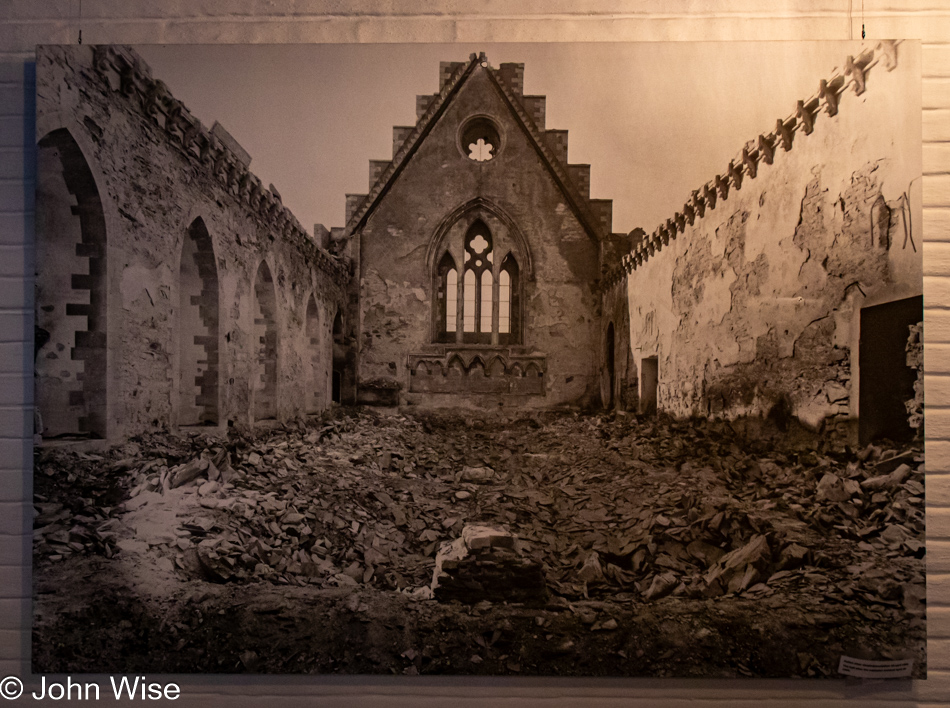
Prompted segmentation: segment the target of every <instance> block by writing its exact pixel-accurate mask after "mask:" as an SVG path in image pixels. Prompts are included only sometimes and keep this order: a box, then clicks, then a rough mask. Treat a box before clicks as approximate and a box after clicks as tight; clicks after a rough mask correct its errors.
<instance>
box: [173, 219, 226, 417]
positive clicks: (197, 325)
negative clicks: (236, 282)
mask: <svg viewBox="0 0 950 708" xmlns="http://www.w3.org/2000/svg"><path fill="white" fill-rule="evenodd" d="M178 272H179V276H178V293H179V303H178V372H179V373H178V399H179V401H178V424H179V425H216V424H217V423H218V418H219V410H218V406H219V397H218V392H219V380H220V379H219V377H220V366H219V343H218V322H219V302H218V268H217V264H216V262H215V254H214V244H213V243H212V240H211V236H210V234H209V233H208V229H207V227H206V225H205V222H204V220H203V219H202V218H201V217H197V218H196V219H195V220H194V221H192V222H191V225H190V226H189V227H188V230H187V232H186V233H185V237H184V239H182V249H181V263H180V265H179V271H178Z"/></svg>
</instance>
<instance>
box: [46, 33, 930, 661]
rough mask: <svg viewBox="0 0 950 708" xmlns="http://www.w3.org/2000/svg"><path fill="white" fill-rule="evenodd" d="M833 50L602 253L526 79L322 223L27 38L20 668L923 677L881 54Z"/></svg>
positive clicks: (466, 74) (894, 84) (890, 87)
mask: <svg viewBox="0 0 950 708" xmlns="http://www.w3.org/2000/svg"><path fill="white" fill-rule="evenodd" d="M766 47H767V45H766ZM766 47H763V50H762V51H766ZM839 48H840V61H839V63H838V65H837V66H834V67H833V66H828V67H827V68H826V70H824V72H823V73H820V74H816V75H815V76H814V77H813V82H812V85H813V92H812V94H810V95H787V96H784V95H783V97H782V98H783V100H784V101H785V105H786V107H787V109H788V112H787V113H785V114H783V115H782V116H776V118H775V123H774V126H772V127H771V129H770V130H769V126H763V132H760V133H759V134H758V135H748V136H747V138H748V141H747V142H746V143H744V144H741V143H739V144H736V145H730V146H726V147H727V148H728V150H729V151H733V150H734V152H729V153H728V154H729V155H730V156H731V158H730V157H727V158H726V159H725V160H723V163H722V164H721V165H720V167H719V169H718V172H717V173H715V174H710V175H708V181H706V182H705V183H703V184H698V185H693V187H692V188H691V189H689V190H686V191H685V192H684V193H683V194H681V195H678V197H681V198H682V199H683V202H682V204H681V205H679V206H677V207H675V208H674V209H672V210H671V211H670V212H669V213H668V214H667V215H666V216H665V217H664V218H663V219H662V220H660V221H659V222H658V223H655V224H654V223H642V224H641V225H640V226H637V227H635V228H633V229H631V230H629V231H624V232H615V231H614V228H615V227H614V223H615V221H616V219H615V216H614V211H615V204H616V205H618V206H617V208H619V203H620V202H621V201H630V202H634V203H635V202H636V201H637V200H638V199H639V198H640V197H639V196H638V195H637V194H633V193H625V194H617V193H614V194H610V195H604V194H602V193H599V188H598V187H597V185H598V182H597V181H596V179H593V178H592V173H594V174H596V172H597V170H598V167H599V165H597V164H593V165H591V164H586V163H572V162H570V161H569V154H573V153H572V152H571V151H570V150H569V135H568V130H567V129H564V128H563V127H560V126H556V125H551V126H549V125H548V123H549V122H550V121H549V118H548V115H547V108H548V105H547V101H548V97H547V96H545V95H534V94H531V93H527V92H526V85H527V84H526V80H527V78H526V77H530V72H531V70H532V66H531V65H530V64H528V63H521V62H500V63H498V64H497V66H496V65H494V64H493V63H492V59H491V57H492V53H491V52H488V51H486V52H482V51H478V52H475V53H472V54H471V55H470V56H469V57H468V58H467V59H464V58H463V59H461V60H459V59H456V60H453V61H442V62H441V63H439V64H438V65H437V66H431V67H427V68H428V69H431V71H429V74H431V79H432V80H431V82H430V87H431V89H432V92H431V93H428V94H423V95H418V96H416V97H415V98H414V99H413V97H412V96H407V97H406V101H407V102H410V103H411V102H412V101H413V100H414V101H415V122H414V123H413V124H412V125H403V126H400V125H395V126H392V151H391V154H390V155H386V156H378V157H380V158H381V159H370V160H369V165H368V178H367V182H366V185H367V186H366V191H365V193H358V194H345V195H344V194H340V195H339V198H340V200H341V201H345V216H344V219H343V222H344V223H343V225H342V226H334V227H329V228H328V227H325V226H324V225H322V224H320V223H317V224H315V225H314V226H312V227H308V226H307V225H305V224H303V223H301V218H302V217H300V218H298V216H295V214H294V212H293V211H292V210H291V207H290V206H287V205H285V204H284V201H285V199H284V198H282V196H281V193H280V191H279V189H280V185H278V186H275V185H274V184H268V185H267V186H265V185H264V183H263V182H264V181H263V180H262V179H261V178H260V177H258V176H256V175H255V173H254V172H252V170H251V164H252V158H251V155H250V153H249V152H248V150H246V149H245V148H244V147H242V143H241V142H239V141H238V140H237V139H236V138H235V137H234V136H233V135H232V134H231V133H230V132H229V130H228V129H227V127H226V124H225V123H224V122H222V123H219V122H217V120H215V122H214V123H213V124H212V126H211V127H210V128H208V127H206V125H205V124H204V123H202V120H200V119H199V118H198V117H197V116H196V115H195V114H193V113H192V112H191V110H190V109H189V108H188V106H186V105H185V103H184V102H183V101H182V100H180V99H179V98H177V97H176V96H175V95H174V93H173V91H172V90H171V89H170V88H169V85H168V84H166V82H165V80H163V77H162V76H161V75H159V73H158V72H157V71H153V69H152V67H150V66H149V63H148V62H147V61H146V60H145V58H144V57H143V56H142V54H141V53H139V52H138V51H136V50H135V49H132V48H129V47H122V46H106V45H102V46H46V47H41V48H39V50H38V54H37V69H36V73H37V79H36V83H37V105H36V146H37V147H36V161H37V168H36V169H37V172H36V174H37V177H36V182H37V194H36V204H37V206H36V211H37V223H36V232H37V239H36V290H35V303H36V332H35V335H36V349H35V370H34V382H35V406H36V415H35V433H36V434H35V465H34V494H35V504H34V508H35V512H36V513H35V518H34V528H35V538H34V645H33V662H34V670H35V671H43V672H57V673H66V672H76V671H94V672H110V671H111V672H116V671H120V672H124V671H149V672H177V671H195V670H197V671H201V672H213V673H222V672H224V673H227V672H250V673H306V674H313V673H316V674H328V673H347V674H397V675H416V674H485V675H515V676H525V675H568V676H608V675H613V676H654V677H661V676H695V677H699V676H730V677H739V676H760V677H778V676H799V677H811V678H825V677H831V676H836V675H837V672H838V669H839V659H840V657H842V656H853V657H858V658H859V659H862V660H880V661H885V660H886V661H906V662H909V663H908V666H909V667H911V668H907V671H908V672H911V673H912V675H914V676H917V677H921V676H925V675H926V612H925V581H924V556H925V546H924V531H925V529H924V509H923V499H924V486H923V474H924V456H923V430H924V427H923V426H924V419H923V395H924V393H923V337H922V327H923V315H922V312H923V265H922V252H921V245H922V241H921V235H920V222H921V220H920V210H921V191H920V174H921V157H920V124H919V120H920V110H919V106H920V86H919V84H920V82H919V76H920V67H919V64H920V56H919V55H920V48H919V45H918V44H915V43H913V42H909V41H905V42H888V41H885V42H868V43H841V44H840V47H839V46H836V49H839ZM169 81H170V80H169ZM782 90H783V87H782V85H781V84H777V85H775V86H774V91H776V92H779V93H781V92H782ZM643 100H644V101H647V100H649V97H644V99H643ZM552 101H553V97H552ZM595 118H596V116H592V119H595ZM205 119H207V118H205ZM714 119H716V117H715V116H711V117H709V118H708V120H710V121H711V120H714ZM604 120H605V121H606V120H607V117H606V116H605V117H604ZM915 120H916V124H915V122H914V121H915ZM569 127H570V128H571V130H572V131H577V132H581V131H585V130H586V131H597V130H598V127H597V125H578V126H574V125H572V126H569ZM604 129H605V130H606V128H604ZM631 130H632V128H631ZM766 130H767V132H765V131H766ZM387 135H388V133H387ZM575 135H576V133H575ZM387 141H388V137H387ZM387 145H388V142H387ZM387 149H388V148H387ZM644 150H646V148H644ZM724 154H725V153H724ZM255 157H257V156H255ZM352 157H353V158H354V159H355V158H356V156H352ZM360 159H361V160H365V159H367V158H366V157H365V156H360ZM627 169H629V170H635V169H636V168H635V167H630V166H628V167H627ZM592 191H593V192H594V193H593V194H592ZM605 196H610V197H611V198H610V199H608V198H604V197H605ZM287 201H288V202H289V201H290V197H289V195H288V196H287ZM90 579H92V580H90ZM88 627H92V628H93V630H92V631H88V630H85V629H83V628H88ZM750 638H751V639H750ZM911 673H908V674H907V675H911Z"/></svg>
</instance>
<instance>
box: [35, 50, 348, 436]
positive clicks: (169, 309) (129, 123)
mask: <svg viewBox="0 0 950 708" xmlns="http://www.w3.org/2000/svg"><path fill="white" fill-rule="evenodd" d="M221 135H224V136H225V137H227V136H226V134H223V133H222V134H221ZM37 139H38V141H39V145H40V147H39V150H38V162H39V170H38V176H37V214H38V218H37V233H38V243H37V264H36V267H37V282H36V306H37V325H38V327H40V328H42V329H44V330H46V331H47V332H48V333H49V341H48V342H47V343H46V344H44V345H43V346H42V348H40V349H39V350H38V352H37V358H36V361H37V363H36V368H37V402H38V407H39V410H40V413H41V414H42V415H43V417H44V420H45V421H46V425H47V429H46V433H47V434H48V435H59V434H75V433H92V434H95V435H99V436H116V435H122V434H134V433H138V432H142V431H148V430H152V429H156V428H165V427H174V426H178V425H186V424H211V425H219V426H224V425H229V424H234V425H246V424H249V423H252V422H254V421H255V420H256V419H257V420H259V419H262V418H276V419H279V420H284V419H287V418H291V417H294V416H297V415H301V414H304V413H307V412H314V411H317V410H320V409H321V408H322V407H323V406H325V405H326V404H327V402H328V401H329V396H330V393H329V387H330V367H331V362H332V338H331V327H332V323H333V318H334V316H335V314H336V313H337V311H338V310H340V309H341V308H342V306H343V288H344V287H345V283H346V281H347V279H348V277H349V273H348V269H347V267H346V265H345V264H344V263H343V262H341V261H340V260H339V259H337V258H336V257H334V256H331V255H330V254H329V253H328V252H326V251H324V250H322V249H321V248H319V247H318V246H317V244H316V243H314V241H313V240H312V239H311V238H310V237H309V236H308V235H307V234H306V232H304V231H303V229H302V228H301V227H300V225H299V224H298V223H297V222H296V220H295V219H294V218H293V215H292V214H290V212H288V211H287V210H286V209H285V208H284V207H283V206H282V205H281V204H280V201H279V196H277V195H276V194H275V193H274V192H272V191H271V190H267V189H263V188H262V187H261V185H260V183H259V181H257V178H256V177H254V176H253V175H252V174H251V173H249V172H248V171H247V157H246V154H245V155H242V154H241V153H242V152H243V151H241V150H239V149H238V148H237V147H233V149H232V148H231V147H225V143H224V142H222V141H221V140H219V139H217V138H216V137H212V136H211V134H210V133H209V132H208V131H206V130H205V129H204V128H203V127H202V126H201V125H200V123H198V121H196V120H195V119H194V118H193V117H191V116H190V115H189V114H188V112H187V110H186V109H185V108H184V107H183V106H182V105H181V104H180V103H179V102H177V101H176V100H175V99H174V98H173V97H171V96H169V95H168V93H167V91H166V90H165V89H164V87H163V86H162V85H161V84H160V82H156V81H153V80H152V78H151V77H150V75H149V70H148V67H147V66H145V65H144V63H142V62H141V59H140V58H139V57H137V55H135V54H134V53H132V52H129V51H126V50H113V49H106V48H95V49H94V48H93V47H88V46H76V47H46V48H42V49H41V51H39V52H38V57H37ZM308 312H309V315H308ZM93 378H95V381H93V380H92V379H93Z"/></svg>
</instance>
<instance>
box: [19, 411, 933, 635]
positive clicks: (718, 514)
mask: <svg viewBox="0 0 950 708" xmlns="http://www.w3.org/2000/svg"><path fill="white" fill-rule="evenodd" d="M133 445H134V446H133ZM538 450H543V451H544V452H543V454H539V453H538V452H537V451H538ZM472 470H476V471H478V470H481V471H478V472H473V471H472ZM35 479H36V482H35V518H34V528H35V536H34V538H35V557H36V559H37V561H38V562H47V561H52V562H58V561H61V560H63V559H65V558H68V557H70V556H71V555H75V554H97V555H101V556H104V557H106V558H111V557H113V556H114V555H116V554H127V555H128V554H133V555H135V554H138V555H142V554H157V555H158V556H159V557H161V558H164V559H167V561H163V565H166V566H167V563H171V564H173V566H174V569H175V572H176V573H179V574H181V575H183V576H184V577H186V578H200V579H204V580H207V581H211V582H214V583H234V582H242V583H246V582H269V583H273V584H280V585H315V586H317V587H326V588H344V589H345V588H355V587H357V586H360V585H370V586H373V587H376V588H380V589H388V590H397V591H400V592H402V593H405V594H407V595H409V596H410V597H412V598H413V599H417V600H425V599H427V598H429V597H431V596H432V590H435V591H436V592H435V597H436V598H437V599H439V600H451V599H456V600H460V601H463V602H466V603H475V602H478V601H479V600H484V599H488V600H491V601H493V602H499V601H508V602H528V601H533V600H537V599H538V598H540V597H541V596H542V595H543V593H544V592H545V591H546V592H547V593H548V594H549V597H557V596H560V597H562V598H567V599H569V600H571V599H578V598H593V597H597V596H598V595H601V596H606V595H609V594H616V593H622V594H624V595H625V596H627V597H631V598H638V599H639V600H640V601H647V602H659V601H663V598H666V597H671V596H672V597H680V596H685V597H692V598H716V597H722V596H741V597H767V596H770V595H773V594H775V593H782V592H786V591H791V590H795V589H798V588H804V587H808V588H810V589H811V590H812V591H813V592H814V593H818V594H819V595H821V596H824V597H826V598H827V601H829V602H839V603H845V602H855V601H857V602H859V603H860V605H861V609H862V611H864V612H867V613H870V616H872V617H873V616H875V613H877V612H880V611H881V608H887V607H893V606H900V605H901V603H903V602H905V599H906V603H907V604H908V606H909V607H913V608H915V609H914V611H915V612H919V613H920V614H921V621H923V620H922V612H923V610H922V609H921V607H920V603H915V601H914V600H913V598H914V597H916V594H915V593H916V588H918V587H920V588H922V587H924V568H923V554H924V504H923V498H924V466H923V451H922V445H921V444H920V443H914V444H912V445H909V446H907V447H905V448H903V449H893V448H887V447H885V446H882V445H872V446H868V447H867V448H865V449H864V450H860V451H858V452H856V453H850V454H846V453H842V452H840V451H838V450H837V449H834V448H830V447H828V448H825V447H823V446H800V447H799V448H794V447H786V448H782V449H777V448H776V447H775V446H769V445H766V444H765V443H763V442H756V443H748V442H745V441H743V440H742V439H741V438H739V437H738V436H737V435H735V434H733V432H732V430H731V428H730V427H729V426H728V425H727V424H725V423H716V422H690V423H675V422H650V421H639V420H637V419H636V418H635V417H633V416H627V417H623V418H618V419H609V418H605V417H576V416H573V415H553V414H551V415H549V416H547V419H546V420H545V421H544V423H543V425H542V424H539V423H538V421H536V420H534V419H518V418H515V419H513V420H511V421H508V422H507V423H506V424H504V425H501V426H499V425H498V424H497V423H495V422H491V423H489V422H486V421H480V420H477V419H464V418H462V419H455V418H453V417H452V416H450V415H448V414H443V415H440V416H436V415H434V414H430V415H416V416H413V417H409V416H404V415H388V416H385V417H383V416H380V415H379V414H376V413H373V412H355V411H354V412H348V413H338V414H337V417H336V418H335V419H325V420H323V421H322V422H320V423H319V424H318V426H317V427H303V426H300V427H294V426H285V427H284V428H282V429H278V430H274V431H270V432H267V433H260V434H257V435H256V436H242V435H240V434H237V433H232V434H231V435H230V436H229V437H228V438H227V439H226V440H222V439H215V438H213V437H210V436H204V435H198V436H191V437H183V438H174V437H170V436H167V435H164V436H161V435H156V436H153V437H152V438H147V439H142V440H139V441H138V444H130V445H127V446H123V447H119V448H116V449H113V450H110V451H108V452H101V453H98V452H97V453H93V452H79V451H70V450H69V449H68V448H55V447H54V448H48V449H39V450H38V451H37V455H36V474H35ZM462 492H464V493H462ZM163 505H164V506H168V505H171V506H170V507H169V508H170V509H171V510H170V511H167V513H168V514H169V515H170V516H169V517H168V518H171V519H174V521H172V522H169V527H167V528H164V529H162V531H163V533H159V532H158V531H157V530H155V531H153V532H150V534H151V535H149V536H148V537H147V538H142V537H141V533H145V531H141V532H140V534H134V535H131V536H130V534H129V531H128V530H127V528H126V527H127V525H132V524H136V523H138V524H143V523H144V520H147V519H149V518H150V517H149V514H153V513H157V512H156V510H157V509H159V508H164V507H163ZM161 518H163V519H164V518H165V517H161ZM126 522H127V523H126ZM154 526H155V523H153V524H152V526H151V527H149V528H154ZM476 529H480V530H479V531H477V532H476V531H475V530H476ZM485 529H489V530H485ZM516 538H517V542H515V540H514V539H516ZM440 549H441V551H440ZM447 554H448V555H447ZM434 569H438V570H437V572H436V573H435V579H436V580H437V581H438V582H437V583H435V582H433V580H434V578H433V571H434ZM430 586H431V587H430ZM894 587H897V588H899V591H895V590H894Z"/></svg>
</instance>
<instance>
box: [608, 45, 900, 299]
mask: <svg viewBox="0 0 950 708" xmlns="http://www.w3.org/2000/svg"><path fill="white" fill-rule="evenodd" d="M899 44H900V42H899V41H895V40H882V41H880V42H878V43H877V44H876V45H875V46H874V47H873V48H866V49H864V50H862V51H861V53H860V54H858V56H856V57H855V56H848V57H847V59H846V61H845V64H844V70H843V71H842V72H840V73H835V74H833V75H832V76H831V77H830V78H828V79H821V80H820V81H819V84H818V91H817V93H815V94H814V95H812V96H811V97H809V98H807V99H803V100H799V101H798V102H797V103H796V106H795V111H794V112H793V113H792V114H790V115H789V116H788V117H786V118H778V119H776V121H775V129H774V130H773V131H772V132H770V133H762V134H760V135H759V136H758V137H757V138H755V139H753V140H750V141H748V142H747V143H746V144H745V145H744V146H743V147H742V149H741V150H740V151H739V153H738V154H737V155H736V156H735V157H733V159H732V160H730V161H729V164H728V165H727V166H726V169H725V170H724V171H723V172H722V173H720V174H717V175H716V176H715V177H713V178H712V179H711V180H710V181H708V182H706V183H705V184H704V185H702V186H701V187H700V188H699V189H694V190H693V192H692V194H691V196H690V198H689V199H688V200H687V201H686V203H685V204H684V205H683V208H682V210H681V211H677V212H676V213H674V214H673V216H671V217H670V218H668V219H666V220H665V221H664V222H663V223H661V224H660V225H659V226H657V227H656V228H655V229H654V230H653V232H652V233H650V234H644V235H643V236H642V238H641V239H640V240H639V242H638V243H637V244H636V245H635V246H634V247H633V249H632V250H631V251H630V252H629V253H627V254H626V255H625V256H623V258H621V262H620V265H619V267H616V268H614V269H612V270H611V271H610V272H608V273H607V275H606V276H605V277H604V280H603V282H602V287H603V288H610V287H613V286H614V285H616V284H618V283H620V282H622V281H623V280H624V279H625V278H626V276H627V275H628V274H630V273H632V272H633V271H634V270H636V269H637V268H638V267H639V266H641V265H642V264H643V263H644V262H645V261H647V260H649V259H650V258H651V257H652V256H654V255H656V254H657V253H659V252H660V251H661V250H662V249H663V247H664V246H666V245H668V244H669V242H670V241H671V240H675V239H676V237H677V236H678V235H679V234H682V233H685V231H686V227H687V225H689V226H692V225H693V224H694V223H695V222H696V221H697V220H698V219H702V218H703V217H704V216H705V215H706V210H707V209H709V210H714V209H715V208H716V204H717V202H719V201H726V200H727V199H728V198H729V191H730V190H731V189H735V190H740V189H742V183H743V180H745V179H755V178H756V175H757V174H758V172H759V170H760V168H761V167H762V166H763V165H772V164H773V162H774V161H775V159H776V157H777V156H778V155H780V154H781V153H782V152H788V151H790V150H792V149H793V147H794V145H795V136H796V134H798V133H802V134H804V135H810V134H811V133H812V132H813V131H814V130H815V129H816V126H818V125H820V122H819V121H818V120H817V119H818V116H819V113H821V112H824V113H825V114H826V115H827V116H828V117H829V118H831V117H834V116H835V115H837V113H838V110H839V108H840V107H841V106H840V101H841V98H842V96H843V95H844V93H845V91H847V90H848V89H849V88H850V89H852V90H853V91H854V93H855V94H856V95H859V96H860V95H861V94H862V93H864V91H865V82H866V77H867V74H868V72H870V71H871V70H872V69H873V68H874V67H876V66H878V65H881V64H883V68H884V69H885V70H886V71H892V70H893V69H895V68H896V67H897V47H898V45H899Z"/></svg>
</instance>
